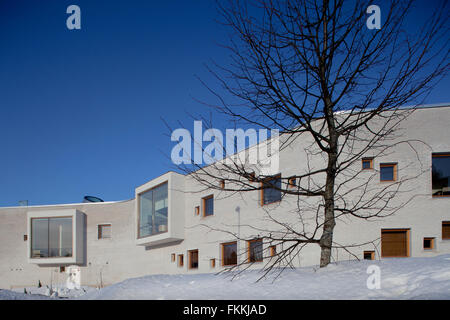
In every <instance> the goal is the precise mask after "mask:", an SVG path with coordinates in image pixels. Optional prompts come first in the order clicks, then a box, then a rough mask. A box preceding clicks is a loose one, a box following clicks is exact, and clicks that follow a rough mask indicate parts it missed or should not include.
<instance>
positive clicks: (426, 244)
mask: <svg viewBox="0 0 450 320" xmlns="http://www.w3.org/2000/svg"><path fill="white" fill-rule="evenodd" d="M423 249H424V250H432V249H434V238H423Z"/></svg>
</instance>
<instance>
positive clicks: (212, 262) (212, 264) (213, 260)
mask: <svg viewBox="0 0 450 320" xmlns="http://www.w3.org/2000/svg"><path fill="white" fill-rule="evenodd" d="M209 266H210V267H211V268H215V267H216V259H210V260H209Z"/></svg>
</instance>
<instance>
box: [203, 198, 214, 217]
mask: <svg viewBox="0 0 450 320" xmlns="http://www.w3.org/2000/svg"><path fill="white" fill-rule="evenodd" d="M202 200H203V201H202V202H203V216H204V217H206V216H212V215H213V214H214V196H213V195H210V196H207V197H204V198H203V199H202Z"/></svg>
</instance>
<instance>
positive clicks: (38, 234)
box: [31, 219, 48, 258]
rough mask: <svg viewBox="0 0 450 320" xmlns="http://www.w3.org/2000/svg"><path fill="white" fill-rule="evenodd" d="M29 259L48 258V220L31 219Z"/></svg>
mask: <svg viewBox="0 0 450 320" xmlns="http://www.w3.org/2000/svg"><path fill="white" fill-rule="evenodd" d="M31 257H32V258H46V257H48V219H31Z"/></svg>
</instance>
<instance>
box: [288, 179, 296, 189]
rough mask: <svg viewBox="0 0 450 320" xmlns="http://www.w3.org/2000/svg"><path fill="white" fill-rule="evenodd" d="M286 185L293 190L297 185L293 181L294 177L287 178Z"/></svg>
mask: <svg viewBox="0 0 450 320" xmlns="http://www.w3.org/2000/svg"><path fill="white" fill-rule="evenodd" d="M288 185H289V187H290V188H294V187H295V186H296V185H297V180H296V179H295V177H290V178H289V180H288Z"/></svg>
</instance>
